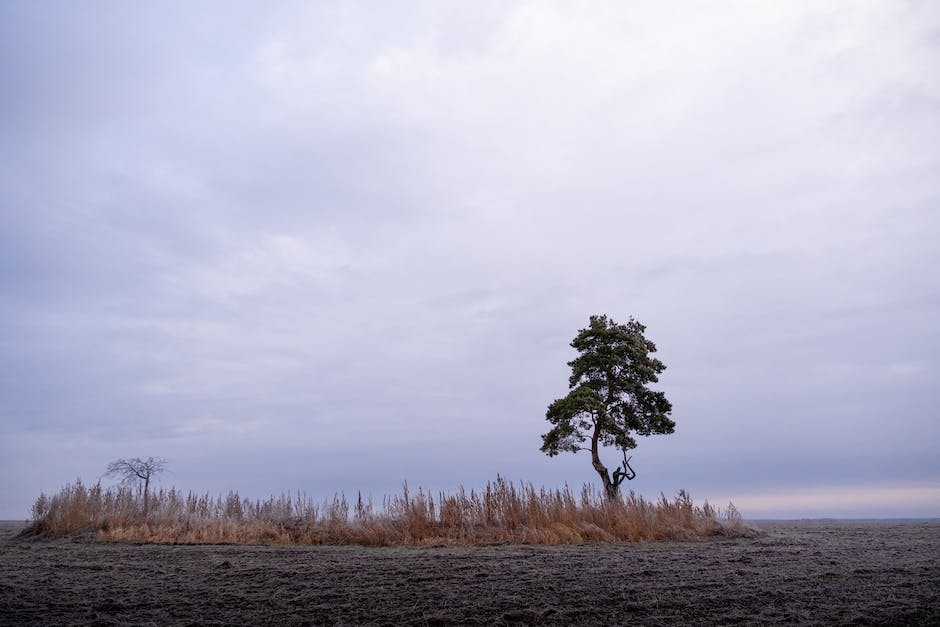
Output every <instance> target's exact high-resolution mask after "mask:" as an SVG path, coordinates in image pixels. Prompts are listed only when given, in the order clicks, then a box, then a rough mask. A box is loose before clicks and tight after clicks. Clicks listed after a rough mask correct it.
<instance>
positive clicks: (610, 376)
mask: <svg viewBox="0 0 940 627" xmlns="http://www.w3.org/2000/svg"><path fill="white" fill-rule="evenodd" d="M645 331H646V327H645V326H643V325H642V324H640V323H639V322H637V321H636V320H634V319H633V318H632V317H631V318H630V320H629V321H628V322H627V323H626V324H617V323H616V322H614V321H613V320H611V319H609V318H608V317H607V316H606V315H603V316H591V320H590V325H589V326H588V327H587V328H586V329H581V330H580V331H578V334H577V335H576V336H575V338H574V340H572V342H571V346H572V347H573V348H575V349H576V350H577V351H578V352H579V353H580V354H579V355H578V357H576V358H575V359H573V360H572V361H570V362H568V365H569V366H570V367H571V377H570V379H569V380H568V385H569V389H570V390H571V391H570V392H569V393H568V395H567V396H565V397H564V398H559V399H557V400H555V401H554V402H553V403H552V404H551V405H549V406H548V411H547V412H546V414H545V418H546V420H548V422H550V423H551V424H552V425H553V426H552V429H551V430H550V431H549V432H548V433H546V434H544V435H543V436H542V440H543V443H542V447H541V450H542V451H543V452H545V453H547V454H548V455H550V456H551V455H557V454H558V453H560V452H577V451H578V450H590V451H591V453H592V455H593V457H594V459H595V468H597V466H598V465H599V460H598V458H597V452H598V445H603V446H616V447H617V448H619V449H621V450H623V451H628V450H630V449H633V448H635V447H636V440H635V439H634V438H633V434H636V435H642V436H648V435H652V434H668V433H672V432H673V431H674V430H675V426H676V423H675V422H673V421H672V420H671V419H670V418H669V414H670V412H671V411H672V404H671V403H670V402H669V401H668V400H667V399H666V395H665V394H664V393H663V392H658V391H654V390H651V389H649V388H648V387H647V385H648V384H649V383H656V382H657V381H659V376H658V375H659V374H660V373H662V372H663V371H664V370H665V369H666V366H665V364H663V362H661V361H660V360H658V359H656V358H655V357H652V356H651V353H655V352H656V345H655V344H654V343H653V342H651V341H650V340H648V339H646V337H645V336H644V335H643V334H644V332H645ZM589 439H590V441H591V447H590V449H586V448H585V447H583V446H582V444H584V443H585V442H587V441H588V440H589ZM598 472H601V470H600V469H598ZM605 474H606V469H604V473H602V477H604V475H605ZM606 483H607V482H606V481H605V484H606Z"/></svg>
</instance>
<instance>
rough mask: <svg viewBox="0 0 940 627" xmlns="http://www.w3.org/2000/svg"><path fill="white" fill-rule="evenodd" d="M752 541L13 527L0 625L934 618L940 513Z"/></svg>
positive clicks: (1, 539)
mask: <svg viewBox="0 0 940 627" xmlns="http://www.w3.org/2000/svg"><path fill="white" fill-rule="evenodd" d="M756 526H757V527H758V528H760V529H761V531H762V534H761V535H758V536H756V537H752V538H738V539H726V538H714V539H707V540H700V541H692V542H661V543H635V544H596V545H580V546H554V547H546V546H525V545H522V546H519V545H501V546H485V547H431V548H403V547H395V548H388V547H386V548H364V547H296V546H291V547H284V546H238V545H158V544H113V543H101V542H95V541H90V540H88V539H59V540H37V539H26V540H24V539H18V538H17V537H16V534H17V533H18V531H19V530H20V529H21V528H22V524H12V523H11V524H6V525H4V526H3V528H2V531H0V624H3V625H22V624H35V625H40V624H42V625H48V624H99V625H110V624H126V623H134V624H155V625H156V624H159V625H166V624H192V623H198V624H207V625H211V624H356V625H362V624H366V625H368V624H374V625H382V624H413V625H439V624H475V623H476V624H571V623H577V624H597V625H611V624H627V623H630V624H641V625H659V624H664V625H665V624H729V623H772V622H797V623H801V624H814V623H817V624H827V625H829V624H845V623H874V624H878V623H882V624H899V623H905V624H923V625H928V624H940V521H926V522H925V521H921V522H878V523H859V522H837V521H821V522H799V523H792V522H791V523H779V522H778V523H758V524H757V525H756Z"/></svg>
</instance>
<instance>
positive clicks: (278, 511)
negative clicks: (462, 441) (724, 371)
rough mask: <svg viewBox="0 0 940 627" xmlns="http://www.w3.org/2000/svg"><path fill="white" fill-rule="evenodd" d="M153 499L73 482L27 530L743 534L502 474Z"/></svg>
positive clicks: (738, 528) (684, 508) (419, 539)
mask: <svg viewBox="0 0 940 627" xmlns="http://www.w3.org/2000/svg"><path fill="white" fill-rule="evenodd" d="M148 502H149V504H148V508H147V511H146V512H145V511H144V499H143V494H142V493H141V492H140V490H136V491H135V490H132V489H130V488H127V487H117V488H102V487H101V484H100V483H98V484H95V485H92V486H85V485H84V484H82V482H81V481H76V482H75V483H74V484H71V485H67V486H65V487H64V488H62V490H60V491H59V493H58V494H55V495H53V496H51V497H50V496H46V495H45V494H43V495H41V496H40V497H39V498H38V499H37V501H36V503H35V504H34V505H33V508H32V512H31V513H32V521H31V524H30V526H29V528H28V530H29V532H31V533H33V534H36V535H45V536H53V537H56V536H64V535H74V534H85V535H90V536H91V537H94V538H97V539H102V540H112V541H113V540H117V541H136V542H184V543H244V544H308V545H316V544H362V545H435V544H491V543H525V544H580V543H585V542H622V541H639V540H690V539H694V538H699V537H704V536H712V535H728V536H735V535H741V534H744V533H746V529H745V527H744V526H743V525H742V522H741V517H740V515H739V514H738V512H737V511H736V510H735V508H734V506H733V505H729V506H728V508H727V509H726V510H724V511H720V510H718V509H717V508H714V507H712V506H711V505H709V504H708V503H707V502H706V503H705V504H704V505H702V506H697V505H695V504H694V503H693V502H692V499H691V498H690V496H689V495H688V494H687V493H686V492H685V491H680V492H679V494H678V495H677V496H676V497H675V498H673V499H671V500H670V499H667V498H666V497H665V496H661V498H660V499H659V500H657V501H648V500H646V499H644V498H643V497H641V496H637V495H636V494H634V493H633V492H630V493H629V494H628V495H626V496H625V497H623V498H620V499H618V500H613V501H611V500H608V499H607V498H606V497H605V496H604V495H603V494H602V493H600V492H598V491H596V490H595V489H594V488H592V487H590V486H584V488H583V489H582V490H581V492H580V494H578V495H575V494H572V492H571V491H570V490H569V488H568V487H567V486H566V487H565V488H563V489H555V490H546V489H545V488H539V489H536V488H535V487H534V486H533V485H532V484H531V483H519V484H518V485H516V484H513V483H511V482H509V481H506V480H505V479H503V478H502V477H497V478H496V480H495V481H492V482H489V483H487V484H486V487H485V488H484V489H483V490H480V491H474V490H471V491H470V492H469V493H468V492H467V491H466V490H464V488H463V487H461V488H459V489H458V490H457V491H456V492H455V493H453V494H446V493H441V494H439V495H438V496H437V497H436V498H435V497H434V496H432V495H431V494H429V493H426V492H425V491H424V490H421V489H419V490H418V491H417V492H411V491H410V490H409V488H408V486H407V484H406V485H405V486H404V489H403V490H402V493H401V494H397V495H393V496H391V497H385V498H384V499H383V501H382V505H381V507H375V506H374V505H373V503H372V501H371V500H369V499H366V500H363V498H362V497H361V495H360V496H358V497H357V499H356V501H355V503H354V504H353V505H352V507H350V503H349V502H348V501H347V500H346V497H345V496H344V495H335V496H334V497H333V498H332V499H328V500H326V501H325V502H315V501H314V500H312V499H310V498H308V497H307V496H306V495H304V494H296V495H293V496H292V495H290V494H282V495H280V496H277V497H274V496H272V497H270V498H268V499H266V500H251V499H246V498H241V497H240V496H239V495H238V494H237V493H235V492H229V493H228V494H227V495H225V496H217V497H211V496H209V495H208V494H206V495H196V494H193V493H188V494H185V495H184V494H183V493H182V492H179V491H177V490H176V489H173V488H171V489H169V490H160V491H158V492H155V493H152V494H151V495H150V498H149V499H148Z"/></svg>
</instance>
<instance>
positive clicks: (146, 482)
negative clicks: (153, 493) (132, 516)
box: [144, 475, 150, 520]
mask: <svg viewBox="0 0 940 627" xmlns="http://www.w3.org/2000/svg"><path fill="white" fill-rule="evenodd" d="M149 509H150V476H149V475H148V476H147V477H146V478H145V479H144V520H147V512H148V511H149Z"/></svg>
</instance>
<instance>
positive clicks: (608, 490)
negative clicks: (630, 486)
mask: <svg viewBox="0 0 940 627" xmlns="http://www.w3.org/2000/svg"><path fill="white" fill-rule="evenodd" d="M600 435H601V427H600V424H597V425H595V427H594V434H593V435H592V436H591V463H592V464H593V465H594V470H596V471H597V474H598V475H600V477H601V483H603V484H604V494H605V495H606V496H607V500H609V501H614V500H616V499H617V497H619V496H620V486H619V485H615V484H614V482H613V481H612V480H611V479H610V472H609V471H608V470H607V466H605V465H604V464H603V463H602V462H601V456H600V454H599V452H598V450H597V445H598V440H599V439H600Z"/></svg>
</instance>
